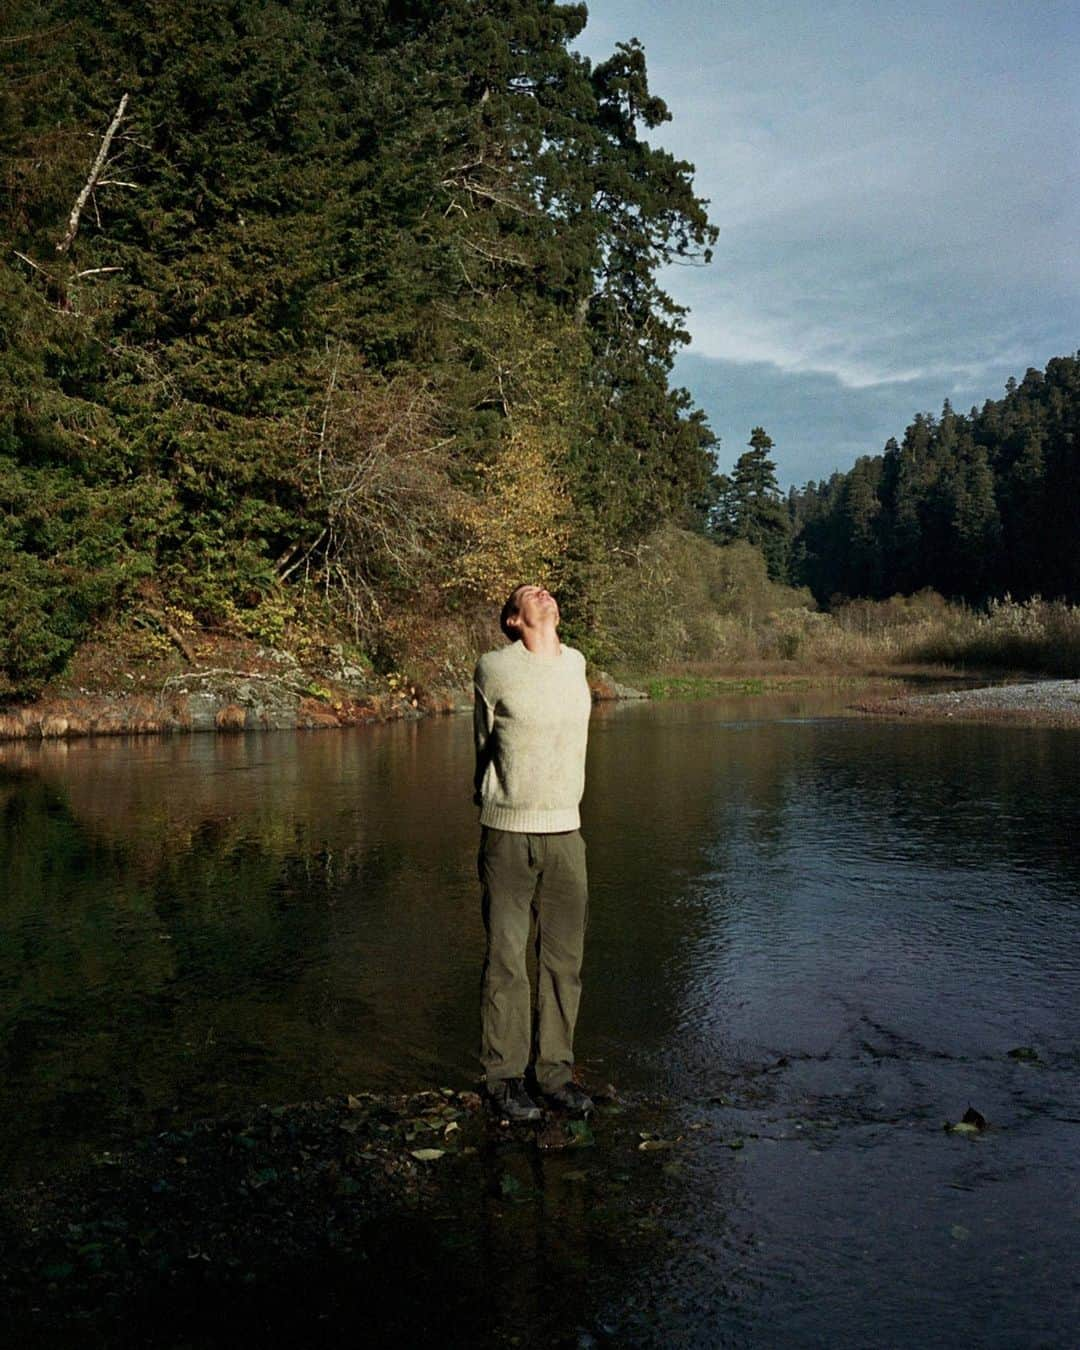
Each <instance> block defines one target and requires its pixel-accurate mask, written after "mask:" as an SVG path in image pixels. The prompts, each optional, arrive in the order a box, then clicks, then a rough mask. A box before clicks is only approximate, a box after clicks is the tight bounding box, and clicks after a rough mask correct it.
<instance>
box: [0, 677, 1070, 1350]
mask: <svg viewBox="0 0 1080 1350" xmlns="http://www.w3.org/2000/svg"><path fill="white" fill-rule="evenodd" d="M838 711H839V708H838V706H837V705H836V702H835V699H830V698H829V697H827V696H821V695H811V694H807V695H802V696H787V697H783V698H781V697H777V698H769V699H764V698H759V699H753V698H742V699H736V700H713V701H702V702H692V703H670V704H642V705H622V706H616V707H611V706H605V707H600V708H598V709H597V710H596V712H595V713H594V717H593V723H592V728H591V733H590V749H589V761H588V785H587V790H586V801H585V806H584V810H583V830H584V833H585V835H586V838H587V840H588V849H589V868H590V878H591V908H590V925H589V932H588V942H587V946H588V951H587V963H586V971H585V997H584V1002H583V1008H582V1015H581V1021H580V1024H579V1031H578V1052H579V1059H580V1061H581V1064H582V1067H583V1069H584V1072H585V1075H586V1078H587V1079H588V1081H590V1082H593V1083H596V1084H602V1083H607V1082H611V1083H614V1084H615V1085H617V1087H618V1089H619V1092H620V1095H621V1097H622V1100H623V1103H624V1106H625V1108H626V1111H627V1112H628V1113H629V1114H628V1116H626V1117H623V1118H622V1123H621V1126H620V1128H621V1129H622V1135H620V1136H619V1139H620V1142H619V1144H618V1148H619V1149H620V1150H622V1152H620V1153H619V1156H618V1157H615V1156H614V1150H615V1148H616V1145H615V1143H614V1142H613V1141H614V1139H615V1135H614V1134H612V1135H611V1141H612V1142H610V1143H609V1144H608V1145H607V1146H606V1145H605V1133H604V1131H605V1128H610V1127H605V1125H604V1122H603V1121H602V1120H601V1121H600V1122H599V1123H598V1125H597V1128H596V1133H597V1147H596V1148H595V1149H593V1150H591V1151H590V1153H589V1154H588V1155H586V1154H584V1153H582V1154H580V1155H578V1156H577V1157H576V1158H575V1159H573V1160H572V1165H571V1163H570V1162H569V1161H566V1160H562V1159H558V1160H547V1161H546V1162H545V1163H544V1165H543V1167H542V1168H541V1169H540V1171H539V1172H538V1173H536V1186H537V1190H536V1199H535V1202H534V1203H529V1202H526V1203H523V1204H521V1205H518V1206H516V1207H515V1209H514V1213H513V1214H512V1215H511V1216H510V1217H509V1219H507V1220H506V1221H505V1224H504V1229H503V1230H502V1231H503V1233H504V1237H505V1235H506V1234H507V1233H509V1234H511V1235H512V1236H511V1238H510V1239H508V1240H507V1242H506V1244H505V1247H499V1245H498V1244H496V1246H495V1248H492V1247H491V1244H490V1243H488V1244H487V1245H486V1246H485V1245H484V1241H483V1240H481V1238H479V1237H478V1236H477V1234H476V1233H472V1234H471V1235H470V1225H469V1220H468V1218H467V1217H466V1218H463V1220H462V1234H461V1236H460V1243H461V1244H462V1245H463V1246H464V1247H465V1248H469V1244H470V1243H472V1244H477V1243H478V1244H479V1246H480V1247H482V1248H483V1250H484V1251H486V1252H487V1256H486V1257H485V1260H486V1261H487V1262H488V1264H487V1265H486V1266H485V1265H484V1263H483V1262H479V1264H477V1261H478V1258H477V1259H476V1260H474V1259H473V1256H475V1251H474V1252H473V1256H471V1257H470V1262H471V1269H472V1270H473V1273H474V1278H475V1279H477V1280H480V1281H481V1284H480V1286H479V1288H480V1290H481V1297H492V1298H495V1293H496V1292H497V1291H500V1290H501V1291H502V1292H503V1293H504V1294H507V1295H508V1294H509V1292H512V1294H513V1298H514V1299H515V1300H516V1302H517V1305H518V1306H519V1307H524V1308H525V1309H527V1310H530V1312H529V1315H530V1316H532V1317H536V1318H539V1319H540V1321H543V1319H544V1317H545V1316H547V1317H548V1318H549V1320H550V1315H549V1314H545V1313H543V1312H542V1311H541V1310H543V1309H545V1308H550V1305H551V1303H552V1300H553V1297H554V1299H555V1300H556V1301H557V1300H560V1299H566V1298H567V1297H569V1298H570V1299H571V1302H572V1304H573V1305H574V1306H573V1307H572V1309H571V1311H570V1312H569V1313H568V1314H566V1315H567V1316H568V1317H569V1319H570V1323H572V1328H571V1329H572V1330H573V1334H574V1335H575V1336H577V1338H578V1339H577V1341H576V1342H570V1343H577V1344H581V1345H590V1344H600V1343H613V1344H632V1345H656V1346H661V1345H663V1346H668V1345H701V1346H712V1345H729V1344H730V1345H736V1344H738V1345H742V1344H746V1345H753V1346H766V1345H767V1346H772V1345H784V1346H868V1345H874V1346H877V1345H881V1346H905V1347H906V1346H911V1347H916V1346H918V1347H930V1346H946V1345H949V1346H952V1345H954V1344H956V1343H957V1342H960V1343H963V1342H965V1341H967V1342H970V1343H974V1344H977V1345H979V1346H994V1347H1027V1346H1066V1345H1072V1344H1074V1343H1075V1334H1076V1327H1077V1325H1080V1276H1078V1273H1077V1263H1076V1258H1075V1253H1076V1250H1077V1248H1078V1245H1080V1244H1078V1239H1080V1187H1078V1182H1080V1148H1078V1141H1080V1134H1078V1130H1080V1074H1078V1070H1080V1012H1078V1009H1080V926H1078V924H1077V918H1078V914H1080V894H1078V875H1080V868H1078V863H1077V858H1078V852H1077V841H1078V839H1080V753H1078V752H1080V733H1078V732H1075V731H1063V730H1047V729H1036V728H1022V727H1009V726H976V725H948V726H934V725H927V724H920V725H906V724H902V723H887V722H868V721H860V720H857V719H853V718H848V717H844V716H837V715H835V714H836V713H837V712H838ZM470 773H471V747H470V725H469V721H468V719H467V718H448V719H444V720H438V721H428V722H420V723H408V724H404V723H398V724H393V725H388V726H380V727H371V728H360V729H356V730H352V731H342V732H334V733H311V734H307V735H304V734H298V735H294V734H287V733H280V734H268V735H248V736H241V737H217V738H215V737H210V736H206V737H198V736H190V737H174V738H161V739H154V738H143V739H135V738H133V739H128V740H117V741H111V742H101V741H98V742H91V741H73V742H70V743H67V744H54V745H41V746H28V745H19V746H7V747H4V748H3V749H2V752H0V813H2V820H3V828H2V831H0V878H2V880H0V886H2V887H3V899H2V903H0V995H2V1016H3V1021H2V1025H0V1159H2V1162H3V1166H4V1170H5V1175H6V1177H7V1179H8V1181H9V1182H25V1181H32V1180H37V1179H45V1178H48V1177H50V1176H52V1175H55V1174H58V1173H60V1172H62V1171H63V1169H64V1168H66V1167H69V1166H70V1165H72V1164H73V1163H75V1162H77V1161H79V1160H80V1159H84V1158H87V1157H89V1156H91V1155H93V1154H95V1153H96V1152H99V1151H101V1150H102V1149H109V1148H117V1147H122V1146H123V1144H124V1142H125V1141H128V1140H131V1139H133V1138H135V1137H137V1136H139V1135H140V1134H145V1133H147V1132H149V1131H153V1130H158V1129H161V1128H163V1127H164V1125H166V1124H169V1125H171V1126H172V1125H175V1124H176V1123H177V1122H184V1121H190V1120H193V1119H195V1118H197V1117H199V1116H202V1115H208V1114H212V1113H217V1112H220V1111H224V1110H227V1109H231V1108H233V1107H242V1106H248V1105H250V1104H251V1103H253V1102H268V1103H279V1102H291V1101H296V1100H300V1099H306V1098H312V1097H319V1096H324V1095H326V1094H328V1093H335V1092H344V1091H358V1090H361V1089H363V1090H381V1089H388V1090H391V1089H392V1090H395V1091H399V1090H400V1091H405V1090H412V1089H415V1088H417V1087H420V1086H428V1085H439V1084H447V1085H450V1086H452V1087H457V1088H460V1087H467V1086H469V1085H472V1084H473V1083H474V1082H475V1078H476V1068H475V1060H474V1051H475V1048H476V1040H477V1033H476V1003H477V995H478V978H479V964H480V958H481V953H482V941H483V939H482V932H481V927H480V921H479V914H478V905H477V885H476V877H475V859H476V843H477V829H476V824H475V811H474V808H473V807H472V806H471V804H470V801H469V780H470ZM1010 1052H1014V1053H1010ZM969 1106H972V1107H974V1108H975V1109H976V1110H978V1111H979V1112H980V1113H981V1114H982V1115H983V1116H984V1117H985V1118H986V1120H987V1122H988V1125H987V1128H986V1129H985V1130H984V1131H982V1132H980V1133H978V1134H973V1135H960V1134H955V1133H949V1132H946V1131H945V1130H944V1129H943V1126H944V1124H945V1123H946V1122H956V1121H959V1120H960V1118H961V1116H962V1115H963V1114H964V1112H965V1110H966V1109H967V1108H968V1107H969ZM628 1120H629V1121H630V1123H632V1124H633V1125H634V1126H637V1125H647V1126H648V1131H647V1132H648V1133H652V1134H655V1135H656V1136H657V1139H658V1140H659V1141H660V1142H661V1143H662V1144H663V1145H665V1147H664V1148H662V1149H661V1148H658V1149H657V1150H655V1151H652V1150H645V1151H643V1152H642V1151H639V1150H638V1149H637V1148H636V1147H632V1146H631V1145H630V1144H627V1143H626V1141H625V1136H626V1134H627V1130H628V1128H629V1126H628V1124H627V1121H628ZM643 1132H646V1131H644V1130H639V1131H637V1132H636V1133H634V1134H633V1138H634V1139H635V1140H636V1139H637V1138H638V1137H639V1135H640V1134H641V1133H643ZM605 1147H607V1150H608V1154H609V1156H608V1157H607V1158H606V1159H605ZM627 1150H629V1151H627ZM586 1156H588V1161H587V1163H585V1162H582V1161H581V1160H582V1159H584V1158H586ZM523 1165H524V1164H523ZM530 1166H532V1164H530ZM545 1168H546V1173H545V1171H544V1169H545ZM560 1168H562V1172H560V1171H559V1169H560ZM545 1176H546V1180H545ZM567 1177H569V1178H570V1180H569V1181H567V1180H566V1178H567ZM616 1191H618V1192H619V1194H620V1195H623V1196H624V1197H629V1198H627V1199H625V1200H624V1202H623V1204H622V1207H621V1209H619V1211H618V1212H619V1216H620V1217H619V1220H618V1222H619V1223H620V1224H624V1225H626V1226H627V1230H628V1231H629V1230H630V1229H632V1233H631V1235H630V1236H631V1238H632V1253H631V1251H630V1248H629V1247H627V1246H625V1244H624V1246H623V1247H621V1248H620V1253H621V1254H619V1255H616V1256H613V1257H612V1259H611V1261H610V1262H609V1261H608V1260H607V1259H606V1257H605V1256H604V1255H603V1253H605V1252H606V1251H607V1248H606V1247H604V1246H603V1245H602V1243H601V1242H600V1238H601V1237H602V1236H603V1235H602V1234H600V1233H599V1230H598V1229H597V1224H599V1223H601V1222H602V1216H603V1214H604V1213H605V1207H608V1208H609V1209H610V1206H609V1200H610V1196H611V1195H612V1194H613V1193H614V1192H616ZM635 1197H636V1198H635ZM613 1222H614V1221H613ZM629 1241H630V1239H629V1238H628V1242H629ZM522 1244H524V1246H523V1245H522ZM470 1250H472V1249H470ZM525 1251H527V1252H528V1256H527V1259H526V1258H524V1257H523V1256H522V1253H523V1252H525ZM477 1272H479V1273H477ZM628 1272H632V1275H631V1274H628ZM485 1281H486V1282H487V1283H485ZM491 1286H494V1291H493V1288H492V1287H491ZM447 1325H448V1326H450V1325H451V1323H448V1324H447ZM537 1325H539V1322H538V1323H537ZM544 1325H545V1326H546V1325H547V1323H546V1322H545V1323H544ZM470 1337H471V1338H472V1339H473V1340H475V1335H474V1334H473V1333H470ZM525 1339H526V1341H527V1340H528V1337H526V1338H525ZM445 1340H446V1343H447V1344H449V1343H453V1336H451V1335H449V1334H448V1335H447V1337H446V1338H445ZM463 1343H464V1342H463ZM498 1343H500V1344H501V1343H502V1341H499V1342H498Z"/></svg>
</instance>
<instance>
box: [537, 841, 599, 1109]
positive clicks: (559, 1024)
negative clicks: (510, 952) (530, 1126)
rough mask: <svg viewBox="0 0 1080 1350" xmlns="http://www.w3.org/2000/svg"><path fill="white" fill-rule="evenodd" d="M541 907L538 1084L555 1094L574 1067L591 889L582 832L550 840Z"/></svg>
mask: <svg viewBox="0 0 1080 1350" xmlns="http://www.w3.org/2000/svg"><path fill="white" fill-rule="evenodd" d="M534 903H535V905H536V907H537V992H536V1034H537V1044H536V1081H537V1083H538V1084H539V1085H540V1088H541V1089H542V1090H543V1091H545V1092H553V1091H554V1090H555V1089H556V1088H558V1087H561V1086H562V1084H563V1083H565V1082H566V1081H567V1079H568V1078H569V1077H570V1074H571V1072H572V1070H573V1067H574V1027H575V1025H576V1023H577V1015H578V1007H579V1005H580V1002H581V961H582V956H583V955H584V950H585V926H586V923H587V922H588V912H589V891H588V876H587V872H586V866H585V841H584V839H582V837H581V834H580V833H579V831H577V830H573V831H571V832H570V833H568V834H549V835H546V836H545V837H544V859H543V871H542V874H541V878H540V885H539V888H538V891H537V895H536V899H535V901H534Z"/></svg>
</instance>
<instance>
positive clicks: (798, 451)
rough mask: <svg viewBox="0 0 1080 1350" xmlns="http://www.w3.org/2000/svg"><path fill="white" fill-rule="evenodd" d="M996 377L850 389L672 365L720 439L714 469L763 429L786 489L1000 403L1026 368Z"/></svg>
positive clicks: (811, 374) (813, 375) (784, 375)
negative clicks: (948, 407)
mask: <svg viewBox="0 0 1080 1350" xmlns="http://www.w3.org/2000/svg"><path fill="white" fill-rule="evenodd" d="M1052 355H1055V353H1054V352H1049V353H1047V354H1046V355H1045V357H1043V358H1042V359H1041V360H1040V361H1038V362H1037V363H1036V362H1028V363H1021V364H1020V365H1017V366H1006V367H1002V368H1000V369H998V370H996V371H994V372H992V373H991V374H988V375H980V376H979V377H976V378H972V379H967V378H962V379H959V380H957V379H950V380H948V381H945V380H942V379H940V378H938V377H935V376H933V375H928V376H925V377H923V376H920V377H918V378H913V379H909V380H904V381H894V382H892V383H889V384H883V385H882V384H879V385H864V386H853V385H848V384H844V383H842V382H841V381H840V380H839V379H838V378H837V377H836V376H835V375H834V374H831V373H829V372H824V371H813V370H803V371H796V370H790V369H788V370H785V369H782V368H781V367H780V366H778V365H776V364H774V363H773V362H771V361H745V360H740V361H727V360H722V359H720V360H718V359H712V358H709V357H706V356H703V355H701V354H700V353H697V352H694V351H690V352H686V353H684V354H683V355H681V356H680V357H679V358H678V360H677V361H676V363H675V370H674V380H675V382H676V383H677V384H681V385H684V386H685V387H686V388H687V389H689V390H690V392H691V393H692V394H693V396H694V398H695V400H696V402H697V403H698V404H699V406H700V407H701V408H703V409H704V410H705V412H706V413H707V414H708V417H709V424H710V426H711V427H712V429H713V431H715V432H716V433H717V435H719V437H720V446H719V448H718V451H717V463H718V465H719V467H720V468H721V470H723V471H724V472H729V471H730V470H731V468H732V467H733V465H734V463H735V461H736V460H737V459H738V457H739V455H741V454H742V452H743V451H744V450H745V449H746V443H747V441H748V440H749V439H750V431H751V428H753V427H755V426H759V425H760V426H764V427H765V429H766V431H767V432H768V433H769V435H770V436H771V437H772V439H773V441H774V443H775V447H776V448H775V450H774V452H773V458H774V460H775V462H776V466H777V478H778V480H779V482H780V484H781V486H782V487H783V488H785V489H786V488H787V487H789V486H790V485H791V484H793V483H794V484H797V485H801V484H803V483H805V482H807V481H809V480H810V479H814V480H818V479H822V478H828V477H829V476H830V475H831V474H832V473H834V472H837V471H842V470H846V469H848V468H850V467H851V465H852V463H853V462H854V461H855V459H857V458H858V457H859V456H860V455H876V454H880V453H881V451H882V449H883V448H884V446H885V442H886V441H887V440H888V439H889V437H890V436H895V437H896V438H897V439H898V440H899V439H901V438H902V437H903V434H904V430H905V428H906V427H907V426H908V425H909V424H910V423H911V421H912V420H913V419H914V417H915V414H916V413H919V412H928V413H932V414H935V415H936V414H938V413H940V412H941V408H942V405H943V403H944V402H945V399H946V398H948V399H949V400H950V402H951V403H952V404H953V406H954V407H955V408H956V410H957V411H958V412H964V413H966V412H967V411H968V410H969V409H970V408H971V407H973V406H974V407H981V405H982V404H983V402H984V401H985V400H986V399H987V398H1001V397H1002V396H1003V394H1004V392H1005V381H1006V380H1007V379H1008V377H1009V375H1016V376H1017V377H1019V376H1022V375H1023V373H1024V371H1025V369H1026V368H1027V365H1028V364H1039V365H1045V362H1046V360H1048V359H1049V358H1050V356H1052Z"/></svg>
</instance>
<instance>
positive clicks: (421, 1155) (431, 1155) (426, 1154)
mask: <svg viewBox="0 0 1080 1350" xmlns="http://www.w3.org/2000/svg"><path fill="white" fill-rule="evenodd" d="M409 1152H410V1153H411V1154H412V1156H413V1157H414V1158H415V1159H416V1160H417V1162H437V1161H438V1159H439V1158H441V1157H442V1156H443V1154H444V1153H445V1152H446V1150H445V1149H442V1148H413V1149H410V1150H409Z"/></svg>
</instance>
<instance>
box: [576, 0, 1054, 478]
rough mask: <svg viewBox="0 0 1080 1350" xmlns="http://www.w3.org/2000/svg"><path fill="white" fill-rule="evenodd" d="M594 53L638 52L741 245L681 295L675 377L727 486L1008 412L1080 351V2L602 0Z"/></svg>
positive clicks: (686, 275)
mask: <svg viewBox="0 0 1080 1350" xmlns="http://www.w3.org/2000/svg"><path fill="white" fill-rule="evenodd" d="M588 9H589V23H588V26H587V28H586V30H585V32H584V33H583V34H582V36H581V38H580V39H579V40H578V42H577V44H576V46H577V48H578V50H580V51H582V52H583V53H584V54H585V55H587V56H589V57H590V58H592V59H593V60H594V61H595V60H602V59H604V58H605V57H607V56H609V55H611V53H612V52H613V50H614V47H615V44H616V43H617V42H621V41H626V40H628V39H629V38H631V37H637V38H639V39H640V40H641V41H642V43H643V44H644V47H645V52H646V57H647V61H648V69H649V84H650V88H651V90H652V92H653V93H655V94H658V95H659V96H660V97H661V98H663V99H664V100H665V102H666V103H667V105H668V108H669V109H670V111H671V113H672V121H671V122H668V123H666V124H665V125H664V126H662V127H659V128H657V129H656V130H655V131H652V132H648V133H645V134H646V136H647V139H649V140H650V142H652V143H653V144H657V145H660V146H663V147H664V148H665V149H667V150H670V151H671V152H672V153H673V154H675V155H676V156H677V157H679V158H681V159H686V160H689V161H690V162H692V163H693V164H694V165H695V167H696V172H695V175H694V182H695V187H696V190H697V193H698V195H699V196H702V197H706V198H708V199H709V201H710V207H709V214H710V217H711V219H712V221H713V223H714V224H715V225H717V226H718V227H719V230H720V238H719V241H718V243H717V246H716V248H715V250H714V257H713V261H712V263H711V264H709V265H708V266H694V267H687V266H679V267H672V268H669V269H667V270H666V271H665V273H664V274H663V278H662V279H663V284H664V286H665V288H666V289H667V290H668V291H669V293H671V294H672V295H673V296H674V297H675V298H676V299H677V300H678V301H679V302H680V303H682V304H684V305H688V306H689V308H690V315H689V318H688V320H687V325H688V327H689V329H690V332H691V333H692V338H693V340H692V343H691V345H690V346H689V347H688V348H686V349H684V351H683V353H682V354H681V355H680V357H679V359H678V361H677V364H676V367H675V375H674V378H675V382H676V383H678V384H683V385H685V386H686V387H687V388H688V389H689V390H690V391H691V393H692V394H693V395H694V398H695V400H696V402H697V404H698V405H699V406H700V407H701V408H703V409H704V410H705V411H706V413H707V414H708V416H709V421H710V424H711V426H712V428H713V430H714V431H715V432H716V433H717V434H718V435H719V436H720V438H721V444H720V446H719V448H718V452H717V459H718V462H719V465H720V467H721V469H724V470H728V469H730V468H731V466H732V465H733V464H734V462H735V460H736V459H737V458H738V456H739V455H740V454H741V453H742V451H743V450H744V449H745V448H746V442H747V441H748V440H749V436H750V430H751V428H752V427H754V426H757V425H762V426H764V427H765V429H766V431H768V433H769V435H770V436H771V437H772V439H773V441H774V442H775V450H774V459H775V461H776V465H777V477H778V479H779V481H780V485H781V487H783V488H787V486H788V485H789V484H791V483H797V484H800V485H801V484H802V483H804V482H806V481H807V480H809V479H820V478H823V477H828V475H829V474H831V473H832V472H834V471H835V470H837V469H839V470H846V469H848V468H850V467H851V465H852V463H853V462H854V461H855V459H856V458H857V456H859V455H862V454H877V453H880V451H881V449H882V448H883V446H884V444H885V441H886V440H887V439H888V438H889V437H890V436H896V437H897V438H898V439H899V438H900V437H902V435H903V432H904V428H905V427H906V426H907V425H908V423H909V422H910V421H911V420H912V418H913V416H914V414H915V413H916V412H933V413H938V412H940V411H941V407H942V404H943V402H944V401H945V399H946V398H948V399H949V400H950V401H951V403H952V404H953V406H954V407H955V408H956V409H957V410H958V411H961V412H966V411H967V410H968V409H970V408H971V407H972V406H973V405H976V406H981V404H982V403H983V402H984V400H986V399H987V398H1000V397H1002V395H1003V393H1004V385H1005V381H1006V380H1007V379H1008V378H1009V376H1010V375H1015V376H1016V377H1017V378H1018V379H1019V378H1022V377H1023V375H1024V372H1025V371H1026V370H1027V369H1028V368H1029V367H1031V366H1035V367H1038V368H1042V367H1044V366H1045V365H1046V363H1047V361H1048V360H1049V359H1050V358H1051V357H1053V356H1065V355H1069V354H1071V353H1074V352H1076V350H1077V349H1078V348H1080V321H1078V317H1080V247H1078V240H1080V178H1078V169H1080V93H1078V91H1080V6H1077V5H1076V4H1075V3H1074V0H1069V3H1059V0H1039V3H1036V4H1033V3H1031V2H1030V0H996V2H995V0H936V3H925V2H924V0H907V2H906V3H904V4H899V3H896V2H895V0H860V2H859V3H853V2H851V0H815V3H812V4H811V3H809V2H808V0H727V2H726V3H712V2H711V0H591V3H589V5H588Z"/></svg>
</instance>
